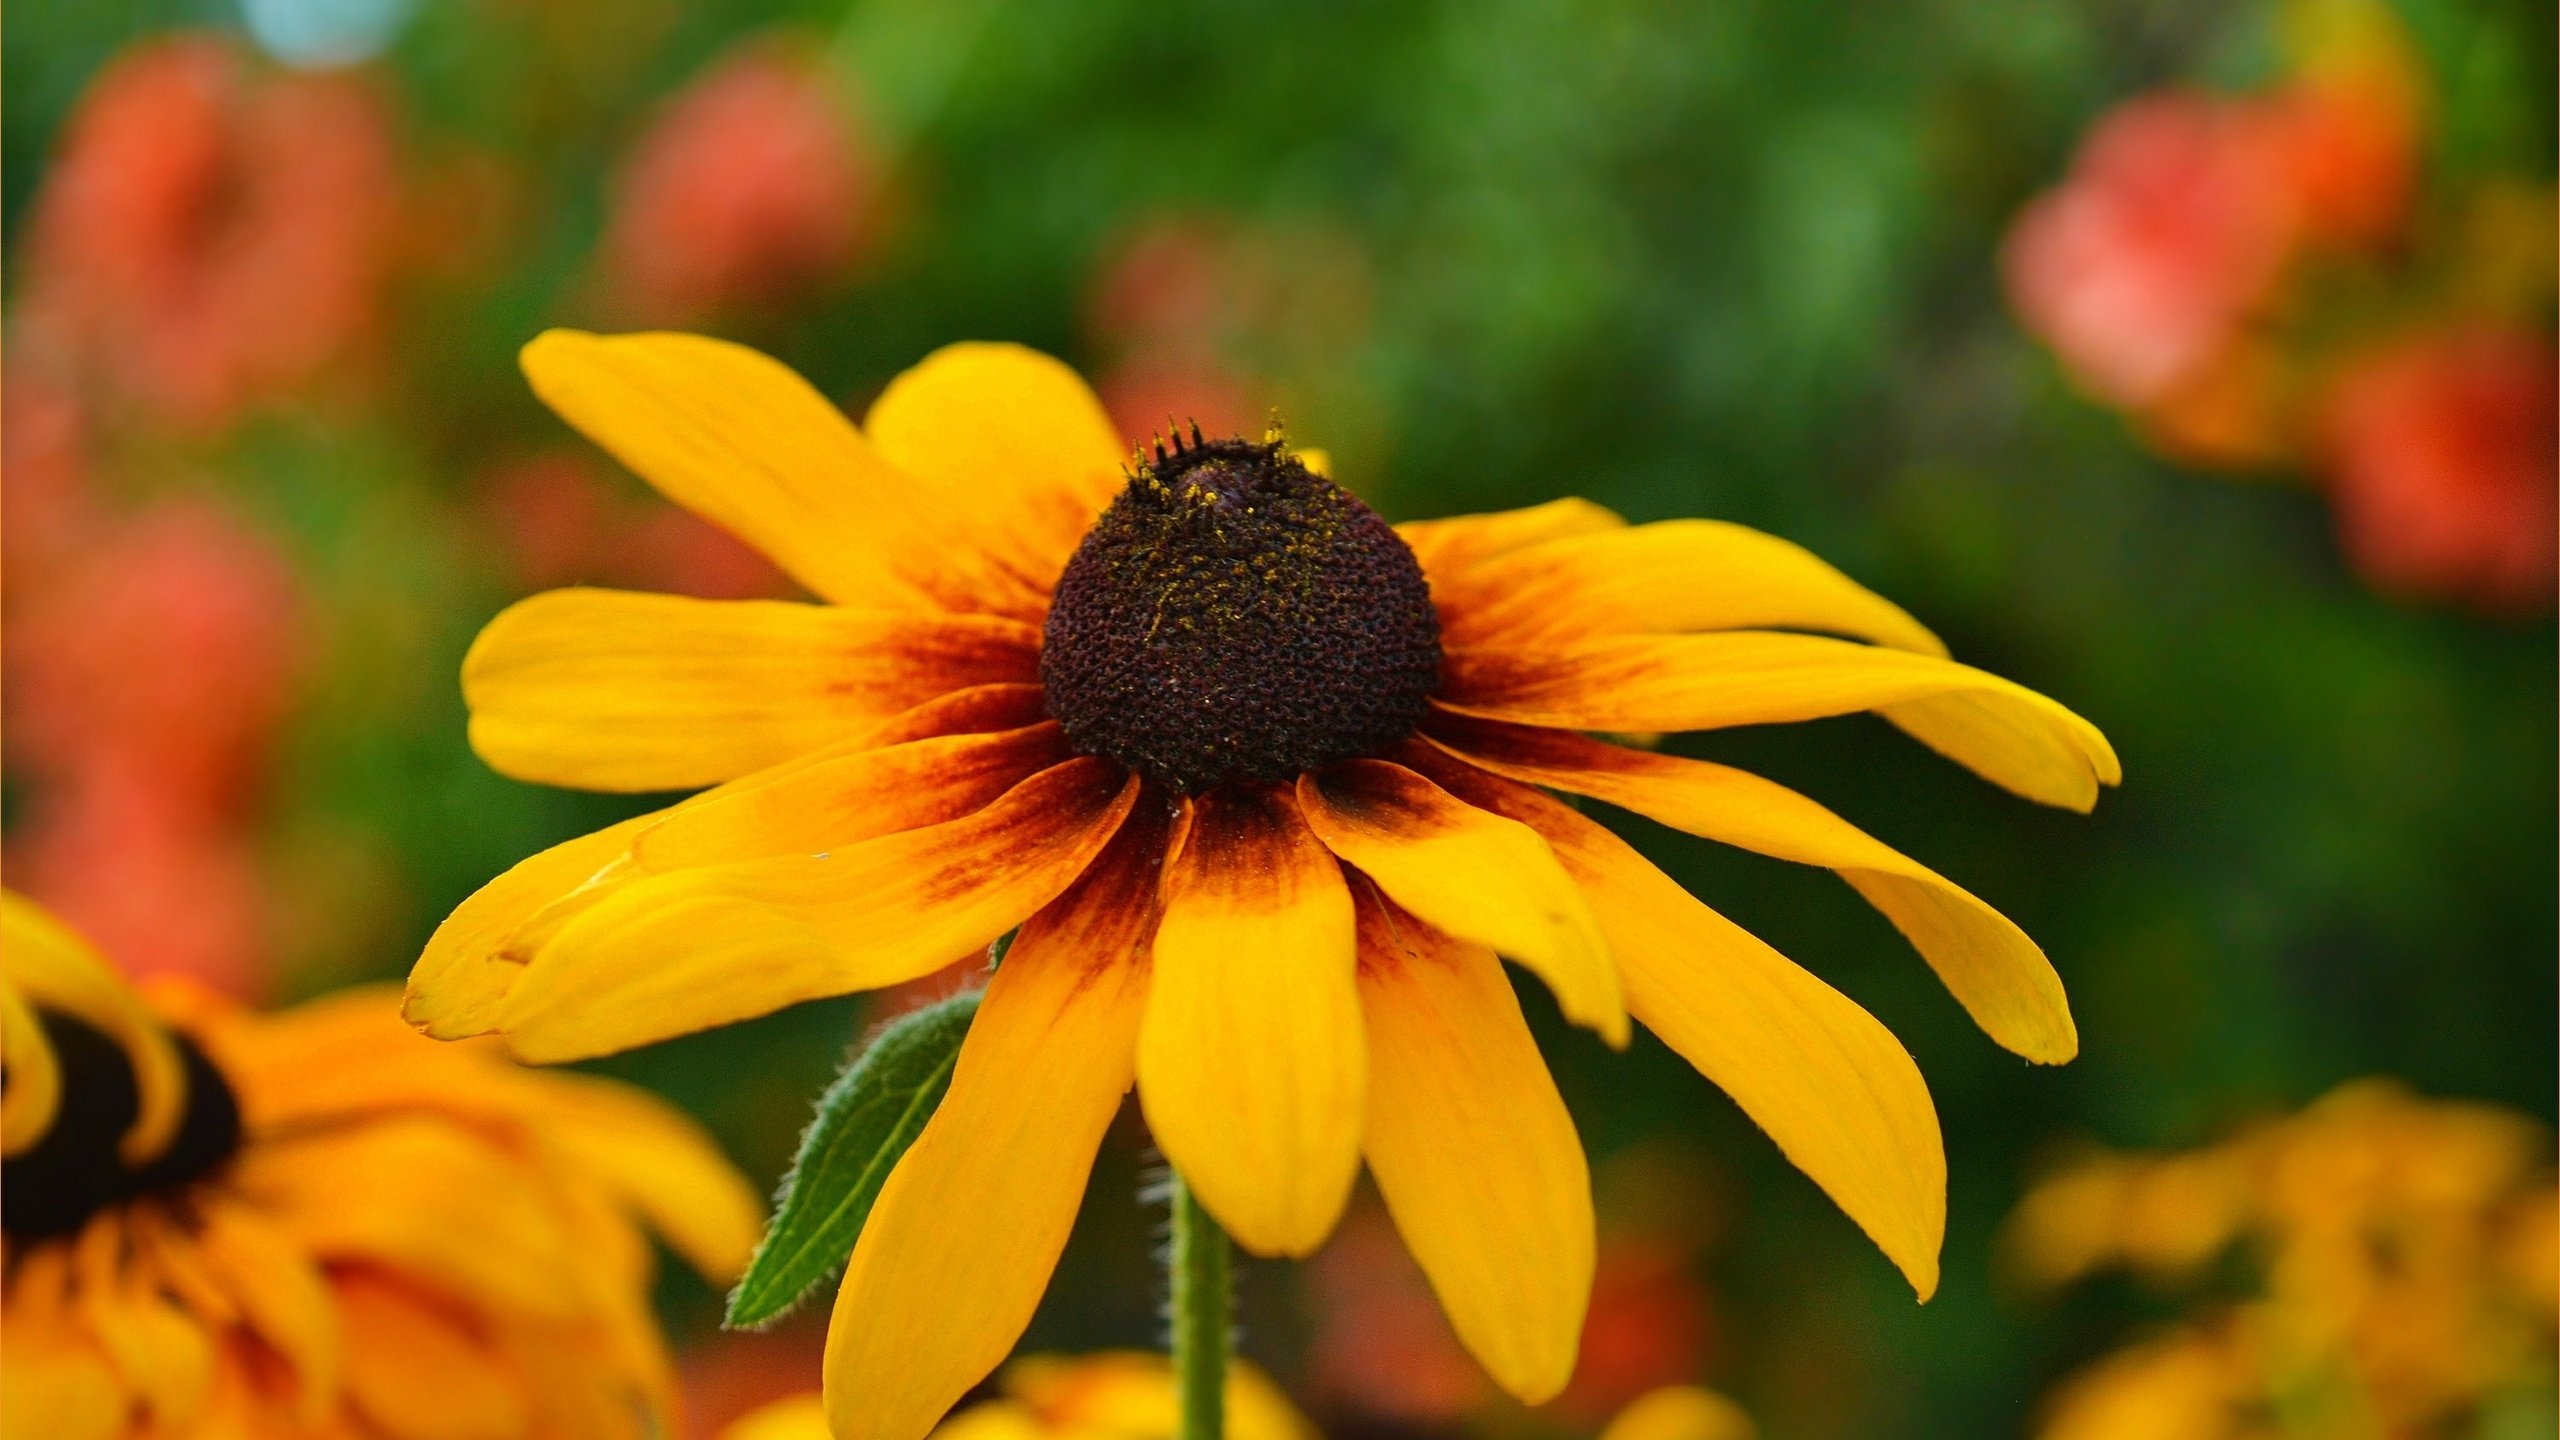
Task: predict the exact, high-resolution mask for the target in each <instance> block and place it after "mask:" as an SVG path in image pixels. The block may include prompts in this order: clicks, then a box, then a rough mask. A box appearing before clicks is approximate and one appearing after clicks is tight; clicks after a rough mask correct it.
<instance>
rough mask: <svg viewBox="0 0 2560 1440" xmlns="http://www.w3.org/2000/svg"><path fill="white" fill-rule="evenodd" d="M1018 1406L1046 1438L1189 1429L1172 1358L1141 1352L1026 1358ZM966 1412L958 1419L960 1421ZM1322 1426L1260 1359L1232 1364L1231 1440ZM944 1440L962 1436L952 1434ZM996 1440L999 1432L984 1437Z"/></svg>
mask: <svg viewBox="0 0 2560 1440" xmlns="http://www.w3.org/2000/svg"><path fill="white" fill-rule="evenodd" d="M1004 1390H1005V1393H1006V1394H1007V1395H1009V1396H1011V1397H1013V1399H1012V1400H1011V1401H997V1402H993V1403H992V1404H990V1405H985V1406H978V1407H974V1408H973V1409H972V1410H970V1411H968V1412H964V1413H965V1414H975V1413H977V1411H978V1410H987V1409H995V1408H997V1406H1004V1405H1010V1406H1011V1407H1012V1408H1013V1409H1014V1410H1016V1411H1017V1412H1019V1413H1021V1414H1022V1415H1024V1416H1026V1417H1027V1418H1028V1419H1030V1420H1031V1421H1032V1422H1033V1423H1034V1424H1035V1425H1036V1426H1037V1427H1039V1428H1038V1429H1037V1430H1036V1432H1035V1433H1036V1434H1038V1435H1045V1436H1053V1437H1055V1436H1066V1435H1074V1436H1083V1437H1091V1440H1098V1437H1101V1436H1119V1437H1124V1440H1136V1437H1141V1436H1164V1437H1170V1436H1172V1435H1175V1434H1177V1433H1178V1432H1179V1430H1180V1427H1181V1398H1180V1396H1179V1395H1177V1394H1176V1393H1175V1389H1174V1380H1173V1364H1172V1361H1171V1360H1169V1359H1168V1358H1167V1357H1165V1356H1163V1355H1157V1354H1151V1353H1148V1352H1145V1351H1138V1350H1106V1351H1103V1352H1101V1353H1099V1354H1093V1355H1026V1356H1024V1357H1023V1358H1021V1359H1019V1360H1016V1361H1014V1362H1013V1363H1012V1364H1011V1365H1008V1366H1006V1367H1005V1371H1004ZM958 1418H960V1417H955V1422H956V1420H957V1419H958ZM1314 1433H1315V1432H1314V1427H1313V1426H1311V1425H1309V1424H1308V1423H1307V1419H1306V1417H1305V1416H1303V1415H1300V1414H1299V1413H1298V1411H1297V1407H1296V1406H1293V1405H1291V1404H1290V1403H1289V1397H1288V1396H1287V1395H1285V1394H1283V1393H1282V1392H1281V1389H1280V1387H1279V1386H1278V1385H1275V1384H1273V1383H1272V1380H1271V1377H1270V1376H1269V1375H1266V1374H1264V1373H1263V1372H1262V1368H1261V1367H1260V1366H1258V1365H1255V1364H1254V1363H1253V1362H1252V1361H1250V1360H1246V1359H1242V1358H1240V1357H1231V1358H1230V1359H1229V1360H1228V1362H1227V1440H1314ZM938 1440H962V1437H959V1436H956V1435H953V1434H951V1433H949V1430H948V1429H946V1431H945V1432H944V1433H943V1434H942V1435H941V1436H939V1437H938ZM981 1440H991V1437H981Z"/></svg>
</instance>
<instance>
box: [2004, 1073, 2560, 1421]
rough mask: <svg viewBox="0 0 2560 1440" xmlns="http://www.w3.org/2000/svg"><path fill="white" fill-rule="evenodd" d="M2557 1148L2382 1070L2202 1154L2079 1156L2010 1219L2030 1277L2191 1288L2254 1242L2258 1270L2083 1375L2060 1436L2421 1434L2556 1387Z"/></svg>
mask: <svg viewBox="0 0 2560 1440" xmlns="http://www.w3.org/2000/svg"><path fill="white" fill-rule="evenodd" d="M2549 1148H2550V1136H2549V1133H2548V1132H2547V1131H2546V1130H2544V1129H2543V1127H2541V1126H2540V1125H2538V1124H2536V1123H2535V1122H2533V1121H2531V1120H2529V1119H2527V1118H2526V1117H2524V1116H2521V1115H2517V1114H2514V1113H2512V1112H2509V1111H2505V1110H2500V1109H2497V1108H2494V1107H2491V1106H2485V1105H2471V1104H2460V1103H2448V1102H2438V1101H2428V1100H2423V1099H2420V1098H2418V1097H2416V1096H2413V1095H2411V1094H2409V1093H2408V1092H2407V1091H2405V1090H2403V1089H2401V1088H2400V1087H2399V1086H2397V1085H2395V1084H2392V1083H2390V1082H2387V1081H2362V1082H2358V1083H2356V1084H2353V1085H2348V1086H2345V1087H2342V1088H2341V1089H2339V1090H2337V1091H2335V1092H2333V1093H2331V1094H2330V1095H2329V1096H2327V1097H2326V1098H2324V1099H2322V1100H2321V1101H2319V1102H2318V1103H2316V1104H2314V1105H2313V1106H2311V1107H2310V1108H2309V1109H2307V1110H2305V1111H2303V1112H2302V1113H2301V1114H2299V1115H2294V1116H2290V1117H2286V1118H2283V1119H2279V1120H2274V1121H2269V1122H2266V1123H2263V1124H2259V1125H2256V1126H2252V1127H2250V1128H2248V1129H2245V1130H2243V1131H2241V1132H2239V1133H2238V1134H2236V1135H2234V1136H2232V1137H2231V1138H2230V1139H2228V1140H2225V1141H2223V1142H2221V1143H2219V1144H2216V1145H2211V1146H2207V1147H2205V1148H2203V1149H2199V1150H2193V1151H2187V1152H2183V1153H2179V1154H2172V1155H2160V1156H2153V1155H2127V1154H2098V1155H2092V1156H2087V1157H2083V1158H2081V1159H2079V1160H2077V1161H2075V1162H2074V1163H2072V1164H2070V1165H2069V1166H2067V1167H2066V1168H2064V1169H2062V1170H2061V1171H2059V1172H2058V1173H2056V1174H2055V1175H2053V1176H2052V1177H2050V1178H2048V1179H2047V1180H2045V1181H2043V1182H2042V1183H2040V1184H2039V1185H2038V1186H2037V1187H2036V1188H2035V1189H2034V1190H2033V1191H2032V1192H2030V1193H2029V1195H2028V1196H2027V1198H2026V1200H2025V1201H2024V1202H2022V1203H2021V1204H2020V1206H2019V1207H2018V1212H2017V1214H2016V1215H2015V1216H2013V1217H2012V1219H2011V1221H2010V1225H2009V1229H2008V1233H2007V1235H2006V1237H2005V1246H2006V1249H2007V1252H2008V1256H2009V1259H2010V1261H2011V1262H2012V1263H2013V1265H2014V1266H2015V1267H2016V1268H2017V1270H2018V1271H2019V1272H2020V1274H2021V1275H2023V1276H2024V1277H2025V1278H2027V1279H2029V1280H2030V1281H2033V1282H2035V1283H2039V1284H2044V1285H2058V1284H2062V1283H2066V1282H2069V1281H2072V1280H2076V1279H2078V1278H2080V1277H2082V1276H2084V1275H2087V1274H2090V1273H2092V1272H2094V1271H2097V1270H2100V1269H2105V1268H2112V1267H2125V1268H2131V1269H2134V1270H2137V1271H2139V1272H2141V1273H2142V1274H2144V1275H2146V1276H2147V1277H2149V1278H2150V1279H2152V1280H2153V1281H2154V1282H2155V1283H2160V1284H2175V1283H2180V1282H2183V1281H2188V1280H2193V1279H2196V1278H2198V1277H2202V1276H2206V1275H2210V1274H2215V1273H2219V1272H2217V1271H2215V1269H2214V1266H2215V1262H2217V1261H2218V1260H2220V1259H2221V1258H2222V1257H2223V1256H2225V1255H2226V1254H2228V1253H2231V1252H2232V1251H2233V1250H2234V1249H2235V1248H2237V1247H2245V1251H2244V1253H2245V1255H2246V1257H2247V1259H2248V1260H2249V1261H2250V1262H2251V1270H2252V1272H2253V1273H2254V1274H2255V1275H2256V1276H2257V1278H2256V1280H2255V1281H2254V1283H2253V1284H2252V1286H2251V1287H2250V1289H2249V1290H2248V1291H2247V1292H2246V1293H2244V1295H2243V1296H2242V1297H2241V1298H2240V1299H2239V1300H2238V1301H2237V1302H2236V1303H2232V1304H2220V1305H2208V1306H2201V1307H2199V1308H2198V1310H2197V1311H2196V1313H2195V1314H2194V1315H2193V1316H2192V1318H2191V1319H2190V1320H2189V1321H2188V1322H2187V1323H2185V1324H2183V1325H2181V1326H2179V1327H2177V1328H2176V1329H2174V1330H2172V1331H2170V1332H2169V1333H2167V1334H2165V1335H2162V1336H2158V1337H2155V1338H2153V1339H2150V1340H2147V1341H2144V1342H2142V1343H2140V1344H2137V1345H2134V1346H2131V1347H2129V1348H2127V1349H2125V1350H2122V1351H2119V1352H2118V1353H2116V1354H2114V1355H2111V1356H2108V1357H2106V1358H2105V1359H2103V1360H2101V1361H2099V1362H2097V1363H2096V1364H2093V1365H2091V1366H2089V1367H2088V1368H2086V1369H2085V1370H2083V1371H2081V1372H2080V1373H2079V1374H2077V1375H2074V1376H2072V1377H2071V1378H2070V1379H2068V1380H2066V1381H2065V1382H2064V1383H2063V1385H2061V1386H2060V1387H2058V1388H2057V1389H2056V1391H2055V1393H2054V1396H2053V1399H2052V1401H2051V1403H2050V1405H2049V1407H2048V1412H2049V1413H2048V1419H2047V1421H2046V1423H2045V1425H2044V1427H2043V1429H2042V1430H2041V1431H2040V1434H2041V1436H2042V1437H2043V1440H2113V1437H2118V1436H2122V1437H2125V1440H2134V1437H2147V1436H2153V1435H2178V1436H2193V1437H2197V1440H2226V1437H2227V1440H2242V1437H2248V1440H2258V1437H2291V1436H2300V1437H2305V1440H2309V1437H2328V1436H2332V1435H2366V1436H2373V1437H2377V1440H2419V1437H2424V1436H2433V1435H2440V1434H2451V1433H2466V1434H2467V1433H2470V1432H2469V1430H2468V1429H2467V1428H2463V1429H2447V1428H2446V1427H2447V1426H2449V1425H2457V1426H2464V1427H2467V1426H2469V1425H2470V1424H2471V1423H2472V1422H2473V1421H2475V1420H2476V1419H2477V1417H2478V1416H2479V1415H2480V1414H2481V1413H2482V1411H2483V1409H2484V1408H2485V1407H2488V1406H2491V1405H2493V1404H2494V1403H2496V1401H2497V1399H2498V1397H2499V1396H2501V1395H2502V1394H2506V1393H2509V1392H2530V1391H2534V1390H2537V1389H2538V1390H2539V1392H2540V1393H2541V1394H2542V1395H2543V1396H2545V1397H2547V1396H2548V1395H2549V1393H2550V1388H2551V1368H2552V1367H2551V1354H2552V1346H2553V1344H2554V1340H2555V1335H2554V1296H2553V1289H2554V1284H2553V1268H2554V1267H2553V1251H2552V1235H2553V1228H2554V1220H2555V1216H2560V1197H2555V1193H2554V1189H2553V1184H2552V1180H2551V1176H2550V1173H2549V1169H2548V1165H2549V1160H2548V1154H2549ZM2546 1403H2547V1399H2546Z"/></svg>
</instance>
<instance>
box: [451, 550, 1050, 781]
mask: <svg viewBox="0 0 2560 1440" xmlns="http://www.w3.org/2000/svg"><path fill="white" fill-rule="evenodd" d="M1039 638H1040V637H1039V632H1038V631H1037V630H1035V629H1033V628H1032V627H1030V626H1028V625H1025V624H1023V623H1021V622H1020V621H1015V620H1005V619H999V618H996V617H992V616H960V615H919V614H898V613H895V612H888V611H877V610H848V609H843V608H840V607H836V606H829V605H802V604H796V603H793V602H789V601H782V600H695V599H691V598H688V597H685V596H681V595H649V594H639V593H635V592H631V591H623V590H553V591H548V592H546V593H544V594H540V595H536V596H534V597H532V598H531V599H528V600H520V601H518V602H517V603H515V604H514V605H511V606H509V607H507V608H506V609H505V610H504V611H501V612H500V613H499V615H498V617H497V618H496V619H494V620H492V621H490V622H489V624H488V627H487V628H486V629H484V630H482V631H481V632H480V638H479V639H478V640H476V641H474V642H472V646H471V651H470V653H469V654H468V655H466V656H464V657H463V661H462V693H463V698H464V699H465V700H466V701H468V702H469V703H470V706H471V745H472V748H473V749H475V750H477V751H478V752H479V753H480V757H481V758H482V759H483V760H486V761H487V762H488V763H489V765H490V766H491V768H493V769H496V770H498V771H499V772H501V773H503V774H507V775H512V776H514V777H515V778H517V779H519V780H533V781H540V782H542V783H545V784H552V785H567V786H574V787H576V788H579V789H584V790H616V791H647V790H689V789H693V788H695V787H697V786H703V785H715V784H718V783H719V782H721V781H723V780H731V779H735V778H737V777H738V776H741V775H745V774H748V773H749V772H751V771H755V770H761V769H763V768H764V767H766V766H768V765H775V764H779V763H781V762H783V761H787V760H790V759H792V758H794V757H796V756H800V755H804V754H807V753H808V752H810V751H813V750H817V749H820V748H822V747H824V746H827V745H830V744H832V743H835V742H838V741H841V740H844V739H846V738H848V737H849V736H851V735H853V734H854V733H856V732H858V731H860V730H862V729H864V728H866V727H868V726H871V725H875V724H877V723H878V722H880V721H881V720H883V719H886V718H887V717H889V716H892V715H895V714H897V713H898V712H900V711H902V710H905V709H907V708H908V707H910V706H912V705H916V704H918V703H920V702H923V701H926V700H930V699H932V698H934V697H935V696H938V695H942V694H946V693H948V692H950V691H954V690H959V689H962V688H964V687H968V686H975V685H986V684H994V683H1001V682H1032V681H1036V680H1037V679H1038V678H1039Z"/></svg>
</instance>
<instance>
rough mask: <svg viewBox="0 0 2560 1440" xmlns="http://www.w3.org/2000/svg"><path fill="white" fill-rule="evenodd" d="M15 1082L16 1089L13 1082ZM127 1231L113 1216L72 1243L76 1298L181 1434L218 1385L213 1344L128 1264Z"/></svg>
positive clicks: (155, 1409) (111, 1353)
mask: <svg viewBox="0 0 2560 1440" xmlns="http://www.w3.org/2000/svg"><path fill="white" fill-rule="evenodd" d="M10 1083H11V1084H13V1085H14V1084H15V1083H17V1082H16V1077H15V1076H14V1075H12V1076H11V1079H10ZM125 1229H126V1227H125V1225H124V1223H123V1218H122V1217H121V1216H119V1215H117V1214H115V1213H114V1212H112V1211H109V1212H105V1213H102V1214H99V1215H97V1216H95V1217H92V1218H91V1220H90V1221H89V1224H88V1226H87V1227H86V1228H85V1229H83V1230H82V1231H81V1232H80V1234H79V1236H78V1238H77V1239H75V1240H74V1241H73V1242H72V1265H73V1269H74V1273H75V1274H76V1275H77V1276H78V1282H79V1283H78V1284H77V1286H76V1287H75V1288H74V1291H73V1299H74V1301H75V1303H76V1305H77V1307H78V1309H79V1312H80V1317H81V1319H82V1320H83V1321H84V1322H86V1324H87V1325H88V1327H89V1333H90V1334H91V1335H93V1336H95V1337H97V1341H98V1345H99V1348H101V1349H103V1350H104V1351H105V1352H106V1353H107V1358H108V1359H109V1360H111V1361H113V1362H114V1363H115V1367H116V1369H117V1370H118V1371H120V1372H122V1374H123V1375H124V1378H125V1383H126V1384H127V1385H128V1386H130V1387H131V1388H132V1389H133V1391H134V1392H135V1393H137V1394H139V1395H140V1396H141V1397H142V1400H143V1403H144V1404H145V1405H146V1406H148V1407H149V1408H150V1411H151V1414H152V1417H153V1419H154V1421H155V1422H156V1423H157V1424H159V1425H161V1426H162V1427H164V1428H167V1429H170V1430H180V1429H183V1428H184V1427H185V1426H186V1425H187V1423H188V1422H189V1421H191V1420H193V1419H194V1418H195V1414H196V1412H197V1410H198V1409H199V1408H200V1407H201V1406H202V1405H203V1404H204V1398H205V1392H206V1390H207V1389H208V1388H209V1387H210V1386H211V1384H212V1381H213V1341H212V1339H211V1338H210V1337H209V1336H207V1335H206V1333H205V1330H204V1327H203V1325H202V1324H200V1323H199V1322H198V1321H197V1320H196V1319H195V1318H194V1317H192V1316H190V1315H188V1314H187V1313H186V1312H185V1311H184V1310H181V1309H180V1308H178V1307H177V1306H176V1305H174V1304H172V1303H170V1301H169V1300H168V1298H167V1297H166V1296H164V1295H162V1294H161V1293H160V1291H159V1289H158V1287H156V1286H154V1285H151V1284H149V1283H148V1282H147V1280H146V1278H145V1277H144V1275H143V1274H142V1273H141V1272H140V1268H139V1267H132V1268H128V1267H127V1266H126V1265H125V1264H124V1250H125ZM13 1323H14V1322H13Z"/></svg>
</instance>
